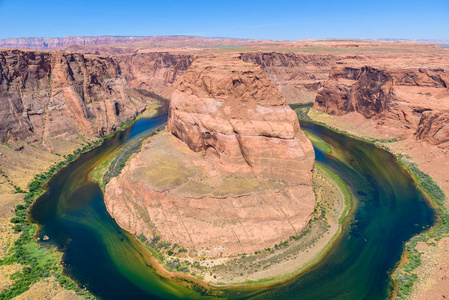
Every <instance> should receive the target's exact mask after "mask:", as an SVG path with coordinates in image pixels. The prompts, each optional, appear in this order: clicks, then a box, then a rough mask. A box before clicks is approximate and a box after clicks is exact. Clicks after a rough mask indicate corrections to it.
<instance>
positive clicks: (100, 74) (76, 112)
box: [0, 50, 155, 147]
mask: <svg viewBox="0 0 449 300" xmlns="http://www.w3.org/2000/svg"><path fill="white" fill-rule="evenodd" d="M154 103H155V100H154V99H152V98H150V97H147V96H144V95H143V94H142V93H140V92H138V91H136V90H133V89H132V88H131V87H130V86H129V85H128V84H127V82H126V81H125V80H124V79H123V78H122V75H121V72H120V67H119V65H118V64H117V63H116V62H115V61H114V60H112V59H111V58H105V57H98V56H89V55H82V54H69V53H60V52H39V51H20V50H6V51H1V52H0V141H1V142H4V141H6V140H9V139H19V140H22V139H31V140H42V141H43V142H44V143H45V142H46V141H48V142H49V144H51V142H50V141H49V140H50V139H51V140H53V141H55V140H59V139H65V140H70V139H73V138H78V137H81V138H83V137H85V138H89V137H92V136H100V135H102V134H104V133H108V132H111V131H113V130H115V128H116V127H117V126H119V125H120V124H121V123H122V122H123V121H125V120H126V119H128V118H134V117H135V116H136V115H137V113H138V112H140V111H142V110H144V109H145V108H146V106H148V105H150V104H154ZM50 147H51V145H50Z"/></svg>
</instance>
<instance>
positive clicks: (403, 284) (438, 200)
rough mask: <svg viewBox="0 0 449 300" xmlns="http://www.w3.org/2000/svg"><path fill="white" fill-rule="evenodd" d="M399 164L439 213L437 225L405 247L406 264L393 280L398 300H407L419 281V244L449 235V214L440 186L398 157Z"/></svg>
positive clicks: (396, 272) (414, 166) (411, 240)
mask: <svg viewBox="0 0 449 300" xmlns="http://www.w3.org/2000/svg"><path fill="white" fill-rule="evenodd" d="M398 162H399V163H400V164H401V165H402V166H404V167H405V168H406V169H407V170H408V171H409V173H410V174H411V175H412V176H413V178H414V179H415V180H416V182H417V183H418V185H419V187H420V188H421V189H422V190H423V191H424V193H425V194H426V195H427V196H428V197H429V199H430V200H431V201H432V203H433V204H434V205H435V207H436V209H437V212H438V220H437V225H436V226H434V227H432V228H431V229H430V230H429V231H425V232H423V233H421V234H419V235H417V236H414V237H413V238H411V239H410V241H408V242H407V244H406V245H405V250H406V252H405V258H406V260H405V262H404V263H403V264H402V265H401V266H399V268H398V269H397V270H396V271H395V273H394V275H393V278H394V280H395V281H396V282H397V284H398V291H397V293H398V295H397V299H407V298H408V296H409V295H410V292H411V290H412V288H413V286H414V284H415V282H416V280H417V279H418V274H417V273H416V268H418V267H419V266H420V265H421V252H419V251H418V250H417V249H416V246H417V245H418V243H419V242H428V241H429V240H431V239H435V240H437V241H438V240H439V239H441V238H442V237H443V236H445V235H447V234H448V233H449V212H448V210H447V208H446V206H445V205H444V203H445V200H446V196H445V194H444V192H443V191H442V190H441V188H440V187H439V186H438V184H437V183H436V182H435V181H433V179H432V178H431V177H430V176H429V175H428V174H426V173H424V172H423V171H421V170H420V169H419V168H418V166H417V165H416V164H415V163H413V162H410V161H408V160H406V159H405V157H404V156H402V155H400V156H399V157H398Z"/></svg>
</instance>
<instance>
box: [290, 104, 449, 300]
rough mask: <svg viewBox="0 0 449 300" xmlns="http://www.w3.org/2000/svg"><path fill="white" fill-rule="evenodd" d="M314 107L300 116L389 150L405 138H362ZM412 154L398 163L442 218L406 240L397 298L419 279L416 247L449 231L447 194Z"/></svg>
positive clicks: (395, 275)
mask: <svg viewBox="0 0 449 300" xmlns="http://www.w3.org/2000/svg"><path fill="white" fill-rule="evenodd" d="M310 109H311V108H310V107H306V108H298V109H296V114H297V115H298V118H299V119H300V120H304V121H307V122H310V123H314V124H318V125H322V126H325V127H326V128H330V129H332V130H334V131H336V132H338V133H341V134H345V135H347V136H350V137H352V138H355V139H359V140H363V141H366V142H369V143H375V144H376V145H378V146H380V147H382V148H384V149H386V150H387V151H389V150H390V149H389V148H388V147H387V146H386V145H384V144H385V143H393V142H398V141H400V140H401V139H396V138H395V139H375V138H369V137H368V138H362V137H359V136H355V135H352V134H350V133H347V132H345V131H342V130H340V129H338V128H335V127H332V126H329V125H327V124H326V123H323V122H318V121H315V120H313V119H311V118H310V117H309V115H308V113H309V111H310ZM407 158H408V156H405V155H399V156H398V157H397V159H398V163H399V164H400V165H402V166H403V167H404V168H406V169H407V171H408V172H409V173H410V174H411V176H412V177H413V178H414V179H415V181H416V182H417V184H418V186H419V187H420V188H421V189H422V191H423V192H424V193H425V195H426V196H427V197H428V199H429V200H430V201H431V202H432V203H433V204H434V206H435V207H436V210H437V213H438V216H437V217H438V219H437V224H436V226H434V227H432V228H431V229H430V230H428V231H425V232H422V233H421V234H419V235H416V236H414V237H413V238H411V239H410V240H409V241H408V242H407V243H406V244H405V251H404V257H403V259H402V260H401V263H402V264H400V265H399V267H398V268H397V269H396V270H395V272H394V273H393V279H394V280H395V281H396V283H397V285H398V290H397V299H408V297H409V295H410V293H411V291H412V288H413V286H414V284H415V282H416V280H417V279H418V274H417V273H416V269H417V268H418V267H419V266H420V265H421V253H420V252H419V251H418V250H417V249H416V246H417V245H418V243H419V242H428V241H429V240H431V239H435V240H436V241H438V240H439V239H441V238H442V237H443V236H447V235H448V234H449V212H448V210H447V208H446V207H445V205H444V203H445V202H446V196H445V194H444V192H443V190H442V189H441V188H440V187H439V185H438V184H437V183H436V182H435V181H434V180H433V179H432V178H431V177H430V176H429V175H428V174H426V173H425V172H423V171H421V170H420V169H419V167H418V165H417V164H416V163H413V162H411V161H409V160H407Z"/></svg>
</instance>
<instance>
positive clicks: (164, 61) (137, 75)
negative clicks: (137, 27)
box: [113, 52, 195, 98]
mask: <svg viewBox="0 0 449 300" xmlns="http://www.w3.org/2000/svg"><path fill="white" fill-rule="evenodd" d="M194 58H195V57H194V55H189V54H176V53H168V52H150V53H137V54H129V55H117V56H114V57H113V59H114V60H115V61H116V62H117V63H118V64H119V66H120V72H121V73H122V74H123V77H124V79H125V80H126V81H127V82H128V83H129V85H130V86H132V87H134V88H137V89H146V90H150V91H153V92H155V93H156V94H158V95H161V96H163V97H165V98H171V94H172V93H173V86H174V83H175V82H176V81H177V80H181V79H182V76H183V74H184V72H185V71H186V70H187V68H188V67H189V66H190V64H191V63H192V61H193V60H194Z"/></svg>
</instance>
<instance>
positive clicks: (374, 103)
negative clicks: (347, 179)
mask: <svg viewBox="0 0 449 300" xmlns="http://www.w3.org/2000/svg"><path fill="white" fill-rule="evenodd" d="M448 86H449V70H448V69H446V68H439V67H413V68H412V67H410V68H407V67H401V66H391V67H380V66H360V65H359V66H357V65H354V64H352V65H347V64H343V65H337V66H335V67H334V68H333V69H332V71H331V74H330V76H329V79H328V80H327V81H326V83H325V84H324V87H323V88H321V89H320V90H319V91H318V94H317V97H316V101H315V104H314V108H315V109H317V110H320V111H323V112H325V113H328V114H331V115H344V114H347V113H349V112H358V113H360V114H362V115H363V116H364V117H366V118H372V119H378V120H379V122H380V123H382V124H384V125H386V126H388V123H389V122H391V121H396V122H397V121H398V122H399V123H400V124H402V126H403V128H404V131H407V132H409V133H410V134H411V133H415V134H416V136H417V139H418V140H426V141H428V142H430V143H433V144H439V143H442V142H443V141H445V140H447V138H444V137H442V136H441V135H444V134H446V133H447V130H446V129H444V130H442V127H444V126H445V124H447V121H446V119H445V116H446V115H447V112H448V111H449V90H448ZM437 132H439V133H438V134H437Z"/></svg>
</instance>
